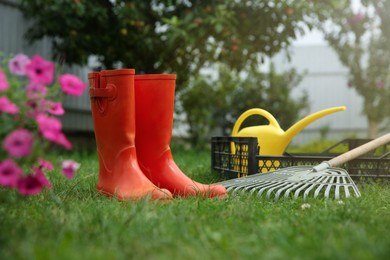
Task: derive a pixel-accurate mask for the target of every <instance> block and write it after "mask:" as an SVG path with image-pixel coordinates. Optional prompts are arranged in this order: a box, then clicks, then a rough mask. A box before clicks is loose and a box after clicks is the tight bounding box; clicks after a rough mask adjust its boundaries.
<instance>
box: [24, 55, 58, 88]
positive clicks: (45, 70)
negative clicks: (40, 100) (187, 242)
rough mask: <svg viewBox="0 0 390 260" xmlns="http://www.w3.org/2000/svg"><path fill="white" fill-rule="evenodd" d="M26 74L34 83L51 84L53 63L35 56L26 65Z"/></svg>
mask: <svg viewBox="0 0 390 260" xmlns="http://www.w3.org/2000/svg"><path fill="white" fill-rule="evenodd" d="M26 74H27V76H28V78H29V79H30V80H31V81H32V82H34V83H41V84H51V83H52V82H53V78H54V63H52V62H50V61H47V60H45V59H43V58H42V57H41V56H38V55H35V56H33V57H32V59H31V62H30V63H28V64H27V65H26Z"/></svg>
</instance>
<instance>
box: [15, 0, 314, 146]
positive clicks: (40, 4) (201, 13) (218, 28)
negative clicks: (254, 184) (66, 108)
mask: <svg viewBox="0 0 390 260" xmlns="http://www.w3.org/2000/svg"><path fill="white" fill-rule="evenodd" d="M20 1H21V8H22V10H23V12H24V14H25V15H26V17H27V18H30V19H31V26H30V28H29V30H28V33H27V35H26V36H27V38H28V39H29V40H31V41H34V40H38V39H41V38H43V37H47V36H48V37H50V39H52V41H53V51H54V55H55V58H56V59H62V60H64V61H65V62H66V63H68V64H81V65H82V64H85V63H86V62H87V59H88V57H89V56H90V55H95V56H96V57H98V59H99V61H100V62H101V64H102V68H98V69H104V68H106V69H110V68H114V67H116V66H117V65H116V64H118V63H119V64H120V65H119V66H122V67H132V68H136V72H137V73H175V74H178V81H177V94H178V95H179V97H180V99H181V100H182V105H183V109H184V111H185V112H186V114H187V116H188V122H189V124H190V126H191V136H192V139H193V143H196V142H197V140H199V139H201V138H204V137H205V136H206V135H209V134H210V130H211V129H214V128H215V127H216V126H220V127H222V129H223V130H224V132H225V133H228V130H227V129H229V130H230V129H231V127H232V123H233V122H234V121H235V119H236V118H237V117H238V116H239V114H241V112H243V111H245V110H247V109H248V108H250V107H259V106H261V107H263V108H265V109H267V110H269V111H270V112H271V113H273V114H274V115H275V116H276V117H277V118H278V119H279V120H280V123H281V124H282V125H283V124H286V125H289V124H290V123H291V122H292V121H294V119H296V117H297V116H298V114H299V111H300V109H301V108H302V107H305V105H306V104H305V103H302V104H299V102H300V101H302V102H303V101H304V100H303V99H302V100H298V101H293V100H290V97H289V90H290V88H291V86H292V82H294V79H295V77H296V76H297V75H296V74H294V73H287V74H286V75H277V74H276V73H275V72H274V71H273V70H272V71H271V72H270V73H269V74H262V73H260V72H256V71H257V68H258V65H259V63H261V62H263V60H264V58H265V57H269V56H272V55H274V54H276V53H278V52H279V51H280V50H281V49H283V48H285V47H287V46H288V45H289V44H290V42H291V41H293V40H294V39H295V38H296V37H297V36H298V35H299V34H303V33H304V30H305V29H306V28H307V27H309V28H311V26H312V21H313V20H312V19H311V17H310V15H311V14H313V10H314V8H315V3H314V2H313V1H306V0H294V1H293V0H254V1H253V0H252V1H249V0H228V1H226V0H212V1H202V0H197V1H196V0H132V1H129V0H96V1H83V0H74V1H70V0H45V1H42V0H20ZM215 63H217V64H221V71H220V77H219V80H216V81H210V80H209V79H205V78H201V77H199V76H198V73H199V71H200V69H202V68H204V67H212V65H213V64H215ZM242 73H243V74H245V73H246V74H247V75H248V76H247V77H246V78H245V79H242V78H240V77H239V75H240V74H242ZM293 78H294V79H293ZM189 79H192V80H194V81H193V82H192V81H189ZM229 134H230V133H229Z"/></svg>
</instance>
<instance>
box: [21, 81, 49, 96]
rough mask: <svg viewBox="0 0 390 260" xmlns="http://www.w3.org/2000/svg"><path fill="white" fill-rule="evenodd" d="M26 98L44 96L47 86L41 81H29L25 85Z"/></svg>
mask: <svg viewBox="0 0 390 260" xmlns="http://www.w3.org/2000/svg"><path fill="white" fill-rule="evenodd" d="M26 92H27V97H28V98H30V99H31V98H37V97H44V96H45V95H46V94H47V88H46V87H45V85H43V84H42V83H36V82H30V84H28V85H27V87H26Z"/></svg>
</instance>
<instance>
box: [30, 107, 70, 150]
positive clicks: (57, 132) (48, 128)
mask: <svg viewBox="0 0 390 260" xmlns="http://www.w3.org/2000/svg"><path fill="white" fill-rule="evenodd" d="M37 122H38V128H39V132H40V133H41V134H42V136H43V137H44V138H45V139H47V140H49V141H51V142H53V143H56V144H60V145H62V146H64V147H65V148H66V149H71V148H72V144H71V143H70V142H69V141H68V140H67V139H66V137H65V135H64V134H63V133H62V132H61V127H62V125H61V122H60V121H59V120H58V119H56V118H53V117H48V116H46V115H45V114H39V115H38V116H37Z"/></svg>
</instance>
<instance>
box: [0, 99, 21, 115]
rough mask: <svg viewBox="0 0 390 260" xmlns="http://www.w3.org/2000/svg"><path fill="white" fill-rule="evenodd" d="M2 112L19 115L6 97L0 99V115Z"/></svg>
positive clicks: (16, 108)
mask: <svg viewBox="0 0 390 260" xmlns="http://www.w3.org/2000/svg"><path fill="white" fill-rule="evenodd" d="M3 112H5V113H8V114H12V115H15V114H17V113H19V108H18V107H17V106H16V105H15V104H14V103H12V102H11V101H9V99H8V98H7V97H0V115H1V113H3Z"/></svg>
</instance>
